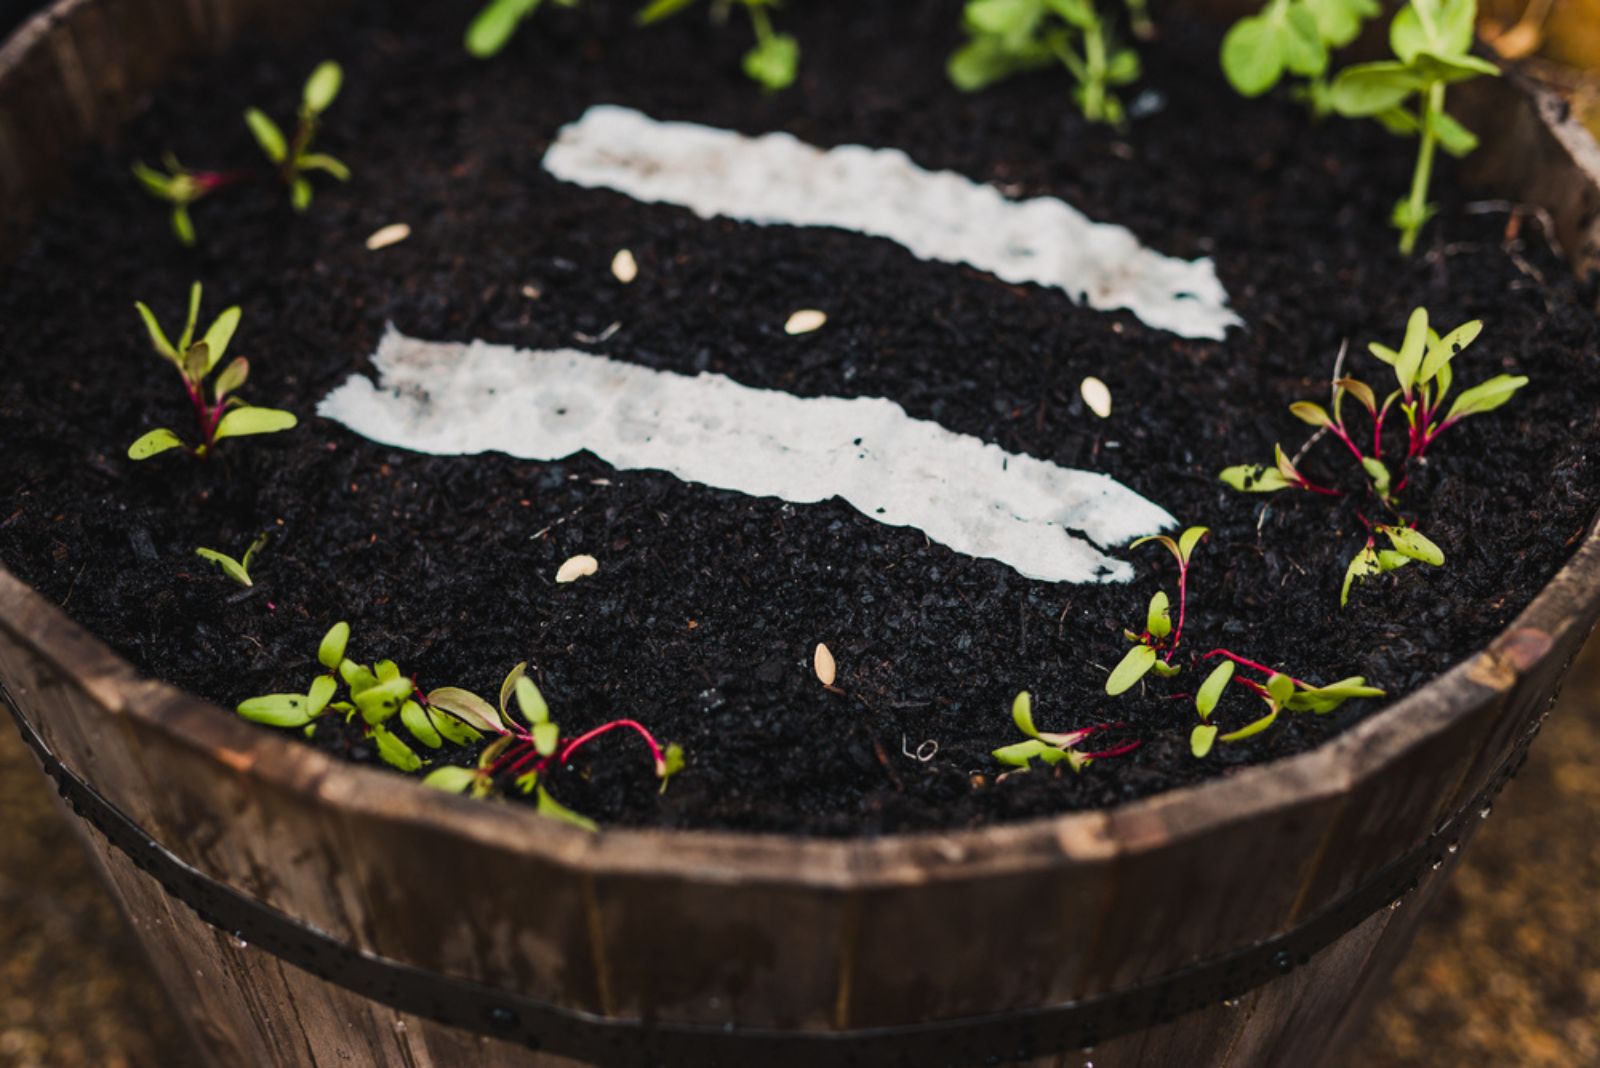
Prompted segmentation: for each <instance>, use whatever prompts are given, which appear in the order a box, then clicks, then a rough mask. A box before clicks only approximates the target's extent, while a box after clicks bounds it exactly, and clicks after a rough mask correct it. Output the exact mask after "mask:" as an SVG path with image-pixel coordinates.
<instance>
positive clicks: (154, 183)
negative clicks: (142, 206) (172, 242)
mask: <svg viewBox="0 0 1600 1068" xmlns="http://www.w3.org/2000/svg"><path fill="white" fill-rule="evenodd" d="M162 163H163V164H164V165H165V166H166V170H165V171H158V170H156V169H155V168H154V167H149V166H146V165H145V164H144V163H135V164H134V165H133V176H134V177H135V178H137V179H138V180H139V184H140V185H142V186H144V188H145V191H146V192H148V193H149V194H150V195H151V196H153V197H155V198H156V199H157V200H164V201H166V202H167V203H168V204H171V205H172V232H173V233H174V234H175V235H177V238H178V241H179V242H180V243H181V244H183V245H184V246H186V247H190V248H192V247H193V246H194V242H195V233H194V219H193V218H192V217H191V216H190V214H189V207H190V206H191V205H192V204H194V203H195V202H197V201H200V200H204V199H205V198H206V197H208V196H210V195H211V194H212V193H215V192H217V191H218V190H221V189H226V188H227V187H228V186H230V185H236V184H238V183H239V182H243V181H248V180H249V178H250V175H249V174H248V173H247V172H244V171H192V170H190V169H189V168H187V167H185V166H184V165H183V164H182V163H179V162H178V157H176V156H174V155H173V154H172V153H170V152H169V153H167V154H166V155H165V156H163V157H162Z"/></svg>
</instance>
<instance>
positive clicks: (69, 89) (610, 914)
mask: <svg viewBox="0 0 1600 1068" xmlns="http://www.w3.org/2000/svg"><path fill="white" fill-rule="evenodd" d="M284 6H285V5H281V4H270V5H269V4H268V3H266V2H265V0H189V2H186V3H182V4H176V3H170V2H166V0H60V2H59V3H57V4H56V5H55V6H54V7H52V8H51V9H50V10H49V11H48V12H47V13H46V14H44V15H42V16H40V17H39V18H37V19H35V20H34V21H33V22H31V23H29V24H27V25H26V26H24V27H23V28H22V29H21V30H20V31H19V32H18V33H17V34H16V35H15V36H13V37H12V39H11V40H10V41H9V43H7V44H6V45H5V46H4V48H3V49H0V195H3V201H4V203H5V205H6V208H5V211H6V215H5V218H4V224H3V229H0V243H3V244H4V245H14V244H15V242H16V239H17V237H18V234H19V233H20V231H21V229H22V227H23V225H24V223H25V215H26V214H27V210H28V208H29V206H30V205H33V204H36V203H38V202H40V201H41V200H42V199H43V198H44V197H46V196H47V195H48V194H49V193H50V191H51V190H53V189H54V188H56V186H57V184H58V180H59V178H60V176H61V175H62V174H63V173H65V167H66V164H67V162H68V161H69V160H70V158H71V157H72V155H73V153H74V151H75V150H76V149H77V148H78V147H79V146H80V145H82V144H84V143H86V142H88V141H89V140H91V139H94V138H97V137H102V136H106V135H109V134H111V133H112V132H113V131H114V130H115V129H116V127H117V125H118V123H119V121H120V120H121V119H122V118H123V117H124V116H126V115H127V114H128V113H130V112H131V111H132V110H133V109H134V108H135V107H136V105H137V103H138V100H139V97H140V94H141V92H142V91H144V90H145V89H147V88H149V87H151V86H153V85H155V84H157V83H158V82H160V81H161V80H162V78H163V77H164V75H165V74H166V73H167V72H168V71H170V70H172V69H174V68H175V67H176V66H177V64H179V63H180V62H181V61H182V59H183V57H185V56H186V55H190V54H194V53H197V52H207V51H213V52H214V51H220V50H221V49H223V48H224V47H225V46H226V45H227V44H228V42H229V41H230V40H232V39H233V38H234V36H235V35H236V34H237V32H238V31H239V29H240V28H241V27H242V26H244V25H245V24H247V22H248V21H249V19H250V18H251V17H253V16H255V15H259V14H262V13H264V12H266V11H267V10H268V9H269V8H270V9H271V10H272V12H273V14H274V16H275V17H277V16H278V15H279V14H280V9H281V8H282V7H284ZM293 6H294V7H295V8H304V9H306V10H308V11H309V10H310V9H312V8H313V7H314V6H315V5H310V4H303V5H293ZM1507 82H1508V84H1497V85H1488V86H1485V87H1483V88H1482V89H1480V90H1478V91H1476V92H1475V93H1474V94H1472V95H1471V97H1470V107H1471V109H1472V112H1473V114H1472V116H1471V118H1472V124H1473V125H1474V127H1475V128H1476V129H1478V130H1479V131H1480V132H1482V133H1483V134H1484V141H1485V145H1486V148H1485V150H1484V151H1483V152H1481V153H1480V154H1479V157H1478V159H1477V166H1478V168H1479V171H1480V177H1481V179H1482V180H1483V181H1485V182H1486V183H1489V184H1491V185H1493V186H1494V187H1495V188H1497V189H1499V190H1501V191H1503V192H1505V193H1506V194H1508V195H1511V196H1515V197H1517V198H1519V199H1520V200H1524V201H1527V202H1529V203H1531V204H1535V205H1539V206H1541V207H1543V208H1544V209H1545V210H1547V211H1548V212H1549V213H1550V216H1551V217H1552V219H1553V220H1554V223H1555V227H1556V229H1557V231H1558V234H1559V238H1560V240H1561V242H1562V244H1563V246H1564V248H1565V249H1566V250H1567V252H1568V253H1569V254H1570V255H1572V256H1573V257H1575V259H1576V261H1577V267H1578V269H1579V270H1587V269H1588V268H1589V267H1590V266H1592V262H1591V261H1592V260H1593V259H1594V257H1595V255H1596V238H1597V237H1600V224H1597V222H1596V218H1597V212H1600V150H1597V149H1596V147H1595V145H1594V143H1593V141H1592V140H1591V139H1590V138H1589V136H1588V135H1587V134H1586V133H1584V132H1583V131H1582V130H1581V129H1580V128H1578V127H1577V126H1576V124H1574V123H1572V122H1570V121H1569V120H1568V119H1567V118H1566V116H1565V112H1564V109H1563V108H1562V106H1561V105H1560V104H1559V102H1557V101H1556V100H1554V99H1553V98H1550V97H1547V96H1545V95H1543V94H1542V93H1540V92H1538V91H1536V90H1533V89H1531V88H1529V87H1527V86H1524V85H1518V84H1517V83H1516V82H1515V81H1514V80H1513V79H1508V80H1507ZM1464 102H1467V101H1466V98H1464ZM1597 617H1600V529H1596V528H1591V529H1590V530H1589V532H1588V535H1587V537H1586V538H1585V539H1584V540H1583V542H1582V544H1581V545H1580V546H1579V547H1578V548H1577V551H1576V553H1575V555H1574V556H1573V558H1572V560H1571V561H1570V563H1569V564H1568V565H1567V566H1566V567H1565V569H1564V570H1562V571H1561V572H1560V574H1559V575H1558V576H1557V577H1556V578H1555V579H1554V580H1553V581H1552V582H1551V583H1550V584H1549V585H1548V586H1547V587H1546V588H1545V589H1544V590H1543V591H1542V592H1541V593H1540V594H1539V596H1538V597H1537V599H1535V600H1534V601H1533V603H1532V604H1531V605H1530V606H1529V607H1528V609H1527V610H1526V611H1525V612H1523V613H1522V615H1521V616H1520V617H1518V618H1517V620H1516V621H1515V622H1514V624H1513V625H1512V626H1511V627H1510V628H1508V629H1507V630H1506V631H1504V632H1503V633H1502V634H1500V635H1499V637H1498V638H1496V639H1495V640H1494V641H1493V642H1492V643H1491V644H1490V645H1489V647H1488V648H1487V649H1485V650H1483V651H1482V652H1480V653H1479V654H1477V655H1476V656H1474V657H1472V658H1471V659H1469V660H1468V661H1466V662H1465V663H1461V664H1459V665H1457V666H1456V667H1454V668H1453V669H1451V670H1450V671H1448V672H1447V673H1446V674H1444V675H1442V676H1440V677H1439V678H1438V679H1436V680H1434V681H1433V682H1432V683H1431V684H1430V685H1428V686H1426V687H1425V688H1423V689H1421V690H1420V691H1418V692H1416V693H1413V694H1412V695H1411V696H1409V697H1407V698H1406V699H1404V700H1402V701H1400V702H1398V703H1396V704H1394V705H1393V706H1391V707H1389V708H1388V709H1386V710H1385V711H1383V712H1381V713H1379V714H1377V715H1375V716H1373V717H1371V718H1369V719H1367V720H1366V721H1364V722H1362V723H1361V724H1360V725H1359V726H1357V727H1356V728H1354V729H1352V730H1350V731H1348V732H1346V733H1345V734H1343V735H1340V736H1339V737H1338V738H1337V739H1336V740H1335V741H1334V742H1332V743H1331V744H1328V745H1326V746H1324V747H1322V748H1320V749H1318V750H1316V751H1313V752H1309V753H1306V754H1304V755H1301V756H1298V757H1294V758H1291V759H1287V760H1283V761H1280V762H1278V763H1275V764H1271V765H1268V766H1263V767H1256V768H1252V769H1249V770H1247V771H1245V772H1243V773H1241V774H1238V775H1236V776H1232V777H1229V778H1225V779H1216V780H1213V781H1210V782H1208V783H1206V784H1204V785H1201V786H1198V787H1194V788H1188V789H1183V790H1179V791H1176V792H1173V793H1169V794H1164V795H1161V796H1158V797H1154V798H1151V799H1148V800H1144V801H1140V802H1137V803H1131V804H1126V805H1124V806H1122V807H1118V808H1115V809H1111V810H1107V811H1091V812H1082V813H1075V814H1071V815H1066V816H1061V817H1058V818H1053V819H1047V820H1037V821H1034V822H1030V823H1024V824H1017V825H1009V826H1002V827H995V828H988V829H983V830H975V831H963V832H958V833H937V834H919V835H904V836H896V837H888V838H882V839H876V840H865V839H863V840H843V841H832V840H809V839H788V838H781V837H776V836H759V835H753V834H731V833H713V832H666V831H638V830H608V831H606V832H604V833H601V834H598V835H591V834H587V833H584V832H582V831H580V830H577V829H575V828H572V827H569V826H566V825H563V824H559V823H555V822H553V821H548V820H542V819H540V818H538V817H536V816H535V815H534V813H533V812H532V811H531V810H530V809H527V808H525V807H521V806H507V805H483V804H481V803H476V802H473V801H470V800H466V799H462V798H456V797H450V796H444V795H440V794H437V793H433V792H428V791H425V790H422V789H419V788H418V787H417V785H416V784H415V783H414V782H410V781H407V780H405V779H402V778H400V777H397V776H394V775H390V774H385V773H382V772H380V771H375V770H371V769H368V768H363V767H356V766H352V765H347V764H344V763H341V762H338V761H336V760H333V759H331V758H330V757H328V756H326V755H324V754H323V753H321V752H318V751H315V750H313V749H312V748H310V747H307V746H303V745H300V744H297V743H295V742H293V741H292V740H289V739H287V738H284V737H280V736H276V735H273V734H269V733H266V732H263V731H261V730H258V729H256V728H254V727H252V726H250V725H248V724H246V723H244V722H241V721H240V720H239V719H238V718H236V717H235V716H233V715H232V714H230V713H227V712H225V711H223V710H221V709H218V708H216V707H213V706H211V705H209V704H207V703H205V702H202V701H200V700H198V699H195V698H192V697H189V696H186V695H185V694H183V693H181V692H178V691H177V690H175V689H174V688H172V687H169V686H167V685H164V684H162V683H160V682H153V681H147V680H143V679H140V678H139V677H138V676H137V674H136V673H135V672H134V670H133V669H132V668H131V667H130V666H129V665H128V664H127V663H125V662H123V661H122V660H121V659H119V658H118V657H117V656H116V655H115V654H113V653H112V652H111V651H110V649H108V648H107V647H106V646H105V645H103V644H102V643H100V642H99V641H97V640H96V639H95V638H93V637H91V636H90V635H89V634H87V633H85V632H84V631H83V630H82V629H80V628H79V627H78V626H76V625H75V624H73V623H72V622H70V621H69V620H68V619H67V617H66V616H65V615H64V614H63V612H62V611H61V610H60V609H58V608H57V607H56V606H55V605H53V604H51V603H48V602H47V601H46V600H45V599H44V598H42V597H41V596H39V595H38V594H36V593H34V592H33V591H31V590H30V589H28V588H27V587H26V586H24V585H23V584H22V583H20V582H19V581H17V580H16V579H15V578H13V577H12V576H11V575H9V574H8V573H6V572H4V571H3V570H0V687H3V688H0V697H3V700H4V703H5V704H6V705H7V706H8V708H9V710H10V712H11V714H12V716H13V717H14V718H15V719H16V722H17V725H18V727H19V728H20V730H21V732H22V735H23V737H24V739H25V740H26V741H27V742H28V743H29V744H30V746H32V748H33V749H34V751H35V752H36V754H37V755H38V757H39V759H40V762H41V764H42V765H43V767H44V770H45V771H46V773H47V774H49V775H50V776H51V777H52V778H53V779H54V780H55V782H56V783H57V785H58V786H59V788H60V792H61V795H62V797H63V798H64V799H65V801H66V803H67V805H68V806H70V807H71V809H72V810H73V811H74V812H75V813H77V815H78V816H79V817H81V830H82V837H83V841H84V843H85V845H86V847H87V848H88V850H89V852H90V853H91V854H92V856H93V857H94V859H95V861H96V863H97V864H98V866H99V868H100V870H101V871H102V872H103V874H104V875H105V877H106V880H107V882H108V884H109V885H110V886H111V888H112V890H113V892H114V893H115V895H116V896H117V898H118V899H119V900H120V902H121V904H122V906H123V908H124V911H125V912H126V914H127V916H128V917H129V919H130V920H131V922H132V924H133V926H134V927H135V929H136V931H137V933H138V936H139V938H140V940H141V941H142V942H143V943H144V945H145V947H146V949H147V950H148V951H149V953H150V956H151V959H152V961H153V963H154V966H155V971H156V973H157V975H158V977H159V979H160V981H161V982H162V984H163V985H164V986H165V987H166V989H167V991H168V992H169V994H170V995H171V997H172V1001H173V1005H174V1007H175V1009H176V1010H177V1011H179V1012H180V1013H181V1014H182V1015H183V1017H184V1018H185V1020H186V1022H187V1023H188V1025H189V1029H190V1031H191V1032H192V1034H193V1037H194V1039H195V1041H196V1043H197V1045H198V1046H199V1047H200V1048H201V1049H202V1050H203V1051H204V1054H205V1055H206V1057H207V1058H208V1060H209V1061H210V1062H211V1063H213V1064H217V1065H246V1064H248V1065H269V1064H270V1065H334V1064H337V1065H341V1066H358V1065H371V1066H379V1065H394V1064H414V1065H438V1066H456V1065H478V1066H490V1065H512V1064H516V1065H526V1064H550V1065H556V1064H572V1063H593V1064H604V1065H658V1064H666V1065H692V1066H697V1068H698V1066H710V1065H750V1064H764V1065H774V1066H777V1065H820V1064H827V1065H835V1064H838V1065H844V1064H860V1065H915V1066H928V1065H942V1064H952V1065H958V1064H971V1063H1001V1062H1012V1061H1019V1062H1026V1063H1038V1064H1061V1065H1074V1066H1076V1065H1081V1064H1084V1063H1086V1062H1088V1061H1092V1062H1093V1063H1094V1064H1095V1065H1097V1066H1100V1068H1105V1066H1107V1065H1146V1066H1152V1065H1174V1066H1178V1065H1182V1066H1185V1068H1190V1066H1203V1065H1224V1064H1227V1065H1311V1064H1313V1063H1315V1062H1317V1061H1318V1060H1319V1059H1321V1057H1322V1056H1323V1055H1324V1054H1325V1053H1326V1052H1327V1051H1328V1050H1330V1049H1334V1048H1337V1046H1338V1044H1339V1042H1340V1040H1341V1039H1342V1038H1344V1037H1345V1036H1347V1035H1348V1034H1349V1033H1350V1032H1351V1031H1352V1029H1354V1028H1355V1027H1356V1026H1357V1025H1358V1024H1359V1023H1360V1022H1361V1020H1362V1019H1363V1017H1364V1015H1365V1010H1366V1008H1367V1006H1368V1003H1369V1002H1370V1001H1371V1000H1372V999H1373V998H1374V997H1375V996H1376V995H1377V993H1378V992H1379V991H1381V989H1382V986H1383V981H1384V979H1385V978H1386V977H1387V975H1388V974H1389V972H1390V971H1391V970H1392V968H1393V967H1394V965H1395V964H1396V963H1397V961H1398V960H1399V958H1400V957H1401V956H1402V955H1403V953H1404V952H1405V950H1406V948H1407V945H1408V944H1409V941H1410V937H1411V934H1412V933H1413V931H1414V930H1415V929H1416V927H1417V924H1418V922H1419V920H1420V919H1421V918H1422V916H1423V914H1424V913H1425V911H1426V906H1427V904H1428V903H1429V901H1430V900H1431V899H1432V898H1433V897H1434V896H1435V895H1436V894H1437V892H1438V890H1439V888H1440V887H1441V886H1442V885H1443V882H1444V880H1445V879H1446V878H1447V877H1448V875H1449V873H1450V870H1451V869H1452V867H1453V865H1454V862H1455V860H1456V858H1457V857H1458V856H1459V850H1460V848H1461V846H1462V845H1463V844H1464V843H1465V842H1466V841H1467V840H1468V839H1469V838H1470V837H1471V835H1472V833H1473V831H1474V830H1475V829H1476V828H1477V827H1478V826H1479V825H1480V824H1481V823H1482V818H1481V817H1483V816H1484V815H1486V814H1487V813H1488V811H1489V808H1490V806H1491V804H1492V802H1493V800H1494V797H1495V795H1496V793H1497V792H1498V791H1499V790H1500V788H1501V787H1502V786H1503V785H1504V784H1505V782H1506V781H1507V780H1508V779H1509V778H1510V777H1511V776H1512V775H1513V774H1514V773H1515V771H1516V769H1517V767H1518V765H1519V764H1520V762H1521V761H1522V759H1523V757H1524V756H1525V754H1526V752H1527V748H1528V745H1529V744H1530V742H1531V741H1532V739H1533V737H1534V735H1535V734H1536V733H1537V732H1538V729H1539V725H1540V722H1541V721H1542V719H1543V717H1544V715H1545V714H1546V712H1547V709H1548V707H1549V705H1550V702H1551V700H1552V698H1553V696H1554V694H1555V693H1556V690H1557V688H1558V686H1559V684H1560V682H1561V679H1562V676H1563V674H1564V672H1565V671H1566V668H1567V665H1568V663H1569V662H1570V660H1571V659H1572V657H1573V656H1574V654H1575V653H1576V652H1577V650H1578V649H1579V647H1580V646H1581V645H1582V644H1583V642H1584V640H1585V638H1586V637H1587V635H1588V634H1589V631H1590V629H1591V627H1592V626H1593V624H1594V623H1595V621H1596V619H1597ZM1263 857H1266V858H1270V861H1269V862H1267V863H1263V862H1262V860H1261V858H1263ZM1244 873H1248V881H1244V880H1242V879H1241V875H1243V874H1244Z"/></svg>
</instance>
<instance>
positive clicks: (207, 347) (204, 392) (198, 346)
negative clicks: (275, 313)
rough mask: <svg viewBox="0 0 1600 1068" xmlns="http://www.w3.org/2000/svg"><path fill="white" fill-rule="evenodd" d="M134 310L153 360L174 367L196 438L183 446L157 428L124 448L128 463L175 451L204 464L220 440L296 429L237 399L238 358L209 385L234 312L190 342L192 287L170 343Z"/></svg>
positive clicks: (243, 364)
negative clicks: (181, 321) (175, 336)
mask: <svg viewBox="0 0 1600 1068" xmlns="http://www.w3.org/2000/svg"><path fill="white" fill-rule="evenodd" d="M134 308H135V309H137V311H138V312H139V318H140V319H141V320H142V321H143V322H144V327H145V330H146V332H147V333H148V334H149V335H150V344H151V346H152V347H154V348H155V350H156V354H157V355H159V356H160V357H161V358H162V359H164V360H167V361H168V362H169V363H171V364H172V365H173V366H174V367H176V368H177V369H178V374H179V375H180V376H181V377H182V378H183V386H184V389H185V391H187V393H188V394H189V403H190V405H191V407H193V408H194V414H195V420H196V421H197V422H198V424H199V428H200V435H199V440H198V441H197V442H196V443H195V444H193V445H189V444H187V443H186V442H184V440H183V439H182V438H180V437H179V436H178V435H177V434H176V433H174V432H173V431H171V430H169V429H167V428H166V427H160V428H158V429H156V430H152V431H149V432H148V433H146V434H144V435H142V436H141V437H140V438H139V440H138V441H135V442H134V443H133V444H132V445H130V446H129V447H128V458H129V459H132V460H148V459H149V458H150V457H152V456H157V455H159V454H161V453H163V452H166V451H167V450H169V449H180V448H181V449H183V450H185V451H187V452H189V453H191V454H193V455H194V456H197V457H200V458H202V459H204V458H205V457H208V456H210V455H211V454H212V453H213V452H214V451H216V447H217V443H218V442H220V441H222V440H223V439H224V438H238V437H245V436H247V435H252V434H274V433H277V432H278V431H280V430H288V429H289V428H290V427H293V426H294V425H295V424H296V422H297V420H296V419H295V417H294V416H293V415H292V414H290V413H289V412H284V411H279V410H278V409H276V408H254V407H251V406H250V405H248V404H246V403H245V402H244V401H243V400H241V399H240V398H239V396H238V394H237V390H238V389H239V387H240V386H242V385H244V383H245V380H246V379H248V378H249V376H250V361H249V360H246V359H245V358H244V357H242V356H241V357H238V358H236V359H234V360H232V361H230V362H229V363H228V365H227V366H226V367H224V368H223V369H222V371H221V373H219V374H217V375H216V377H215V378H214V379H213V378H212V377H211V376H212V372H213V371H215V370H216V369H217V366H218V364H220V363H221V362H222V357H223V355H224V354H225V353H226V352H227V351H228V344H229V342H231V341H232V340H233V334H234V331H235V330H237V329H238V326H239V318H240V315H241V313H240V311H239V309H238V307H232V308H228V309H227V310H226V311H224V312H223V313H222V314H221V315H219V316H217V318H216V320H215V321H214V322H212V324H211V326H210V327H209V328H207V330H206V332H205V335H204V336H203V337H201V338H200V339H199V340H198V341H197V340H195V325H196V322H197V320H198V319H199V316H200V283H199V282H196V283H194V285H192V286H191V287H190V288H189V315H188V318H187V319H186V320H185V321H184V325H183V332H182V333H181V334H179V335H178V340H177V342H176V343H174V342H172V341H169V340H168V339H167V335H166V334H165V333H164V332H163V331H162V329H161V326H160V324H159V323H158V322H156V317H155V313H154V312H152V311H151V310H150V309H149V307H147V306H146V305H145V304H144V303H143V302H138V303H135V304H134ZM208 380H210V384H209V391H208V389H207V382H208ZM208 392H209V396H208Z"/></svg>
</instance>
